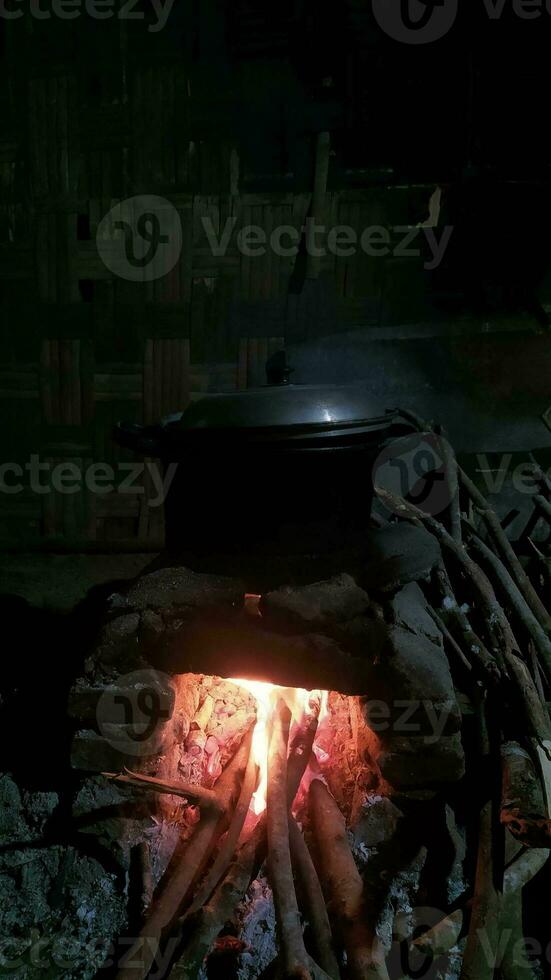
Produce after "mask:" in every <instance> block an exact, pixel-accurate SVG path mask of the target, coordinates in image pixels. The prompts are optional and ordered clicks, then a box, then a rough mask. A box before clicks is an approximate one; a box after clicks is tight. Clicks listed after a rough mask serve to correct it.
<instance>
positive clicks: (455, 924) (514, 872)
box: [410, 848, 549, 958]
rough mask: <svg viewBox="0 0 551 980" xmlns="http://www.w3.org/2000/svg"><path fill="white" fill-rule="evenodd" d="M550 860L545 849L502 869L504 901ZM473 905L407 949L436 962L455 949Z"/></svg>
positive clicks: (528, 853) (455, 912)
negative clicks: (438, 958)
mask: <svg viewBox="0 0 551 980" xmlns="http://www.w3.org/2000/svg"><path fill="white" fill-rule="evenodd" d="M548 860H549V851H548V850H547V848H533V849H532V848H531V849H530V850H523V851H521V853H520V855H519V856H518V857H517V858H515V860H514V861H513V862H512V863H511V864H510V865H509V867H508V868H506V869H505V874H504V876H503V895H504V898H505V899H507V898H508V897H510V896H512V895H515V894H518V893H519V892H521V891H522V889H523V888H524V887H525V885H528V884H529V883H530V882H531V881H532V878H535V877H536V875H537V874H539V872H540V871H541V869H542V868H543V867H544V866H545V864H546V863H547V861H548ZM471 905H472V902H466V903H464V904H463V905H462V906H461V907H460V908H457V909H454V910H453V912H450V914H449V915H447V916H446V917H445V918H444V919H441V920H440V922H437V924H436V925H435V926H433V927H432V929H428V930H427V932H424V933H423V934H422V935H421V936H419V937H418V938H417V939H414V940H413V941H412V942H411V944H410V948H411V949H412V950H417V951H419V952H421V953H424V954H425V955H427V956H431V957H433V958H436V957H437V956H443V955H444V954H445V953H448V952H449V951H450V949H451V948H452V946H455V945H456V943H457V941H458V939H459V937H460V936H461V933H462V932H463V931H464V928H465V919H466V917H467V916H468V915H469V913H470V907H471Z"/></svg>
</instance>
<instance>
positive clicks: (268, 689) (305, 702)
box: [230, 677, 329, 814]
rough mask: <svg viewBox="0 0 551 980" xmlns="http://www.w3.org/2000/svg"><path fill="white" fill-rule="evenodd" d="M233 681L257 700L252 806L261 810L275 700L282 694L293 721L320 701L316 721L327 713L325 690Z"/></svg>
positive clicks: (262, 807) (253, 750)
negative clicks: (255, 780)
mask: <svg viewBox="0 0 551 980" xmlns="http://www.w3.org/2000/svg"><path fill="white" fill-rule="evenodd" d="M230 681H231V683H232V684H237V686H238V687H243V688H245V690H247V691H249V693H250V694H252V695H253V697H254V698H255V700H256V705H257V707H256V724H255V727H254V732H253V742H252V752H253V758H254V759H255V762H256V764H257V766H258V768H259V772H260V776H259V781H258V786H257V789H256V791H255V793H254V794H253V799H252V803H251V809H252V810H253V812H254V813H255V814H260V813H262V812H263V811H264V810H265V809H266V791H267V786H268V748H269V740H270V735H269V729H270V719H271V716H272V714H273V712H274V710H275V708H276V705H277V703H278V701H279V700H280V699H281V698H283V700H284V701H285V702H286V703H287V706H288V708H289V710H290V711H291V713H292V720H293V724H294V723H296V722H298V721H299V719H300V717H301V715H302V714H303V713H304V712H305V711H306V710H307V709H308V706H309V704H310V702H311V700H312V699H316V700H319V701H320V712H319V721H320V722H321V721H323V719H324V718H325V717H326V715H327V714H328V698H329V694H328V692H327V691H306V690H305V689H304V688H302V687H280V686H279V685H278V684H269V683H268V682H266V681H250V680H246V679H243V678H237V679H236V678H234V677H232V678H230Z"/></svg>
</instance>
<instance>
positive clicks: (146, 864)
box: [138, 841, 153, 918]
mask: <svg viewBox="0 0 551 980" xmlns="http://www.w3.org/2000/svg"><path fill="white" fill-rule="evenodd" d="M138 864H139V868H140V876H141V893H142V894H141V906H142V908H141V912H142V916H143V917H144V918H145V917H146V915H147V914H148V912H149V909H150V907H151V902H152V901H153V875H152V872H151V853H150V850H149V847H148V845H147V844H146V843H145V841H142V842H141V843H140V844H138Z"/></svg>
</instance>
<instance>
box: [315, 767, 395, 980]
mask: <svg viewBox="0 0 551 980" xmlns="http://www.w3.org/2000/svg"><path fill="white" fill-rule="evenodd" d="M310 817H311V820H312V826H313V829H314V834H315V837H316V841H317V845H318V848H319V854H320V868H319V870H320V875H321V879H322V886H323V888H324V893H325V895H326V898H327V903H328V911H329V915H330V917H331V918H332V919H333V923H334V930H335V933H336V935H337V936H338V938H339V940H340V942H341V943H342V945H343V947H344V949H345V950H346V958H347V975H348V977H349V978H350V980H389V977H388V971H387V968H386V964H385V957H384V953H383V950H382V948H381V943H380V940H379V939H378V937H377V934H376V932H375V928H374V927H372V926H371V925H370V924H369V914H368V909H367V906H366V902H365V897H364V886H363V881H362V878H361V876H360V873H359V871H358V869H357V867H356V863H355V861H354V858H353V856H352V852H351V850H350V846H349V843H348V839H347V836H346V825H345V822H344V817H343V815H342V813H341V812H340V810H339V808H338V806H337V803H336V802H335V800H334V799H333V797H332V796H331V793H330V792H329V790H328V789H327V787H326V786H325V785H324V783H322V782H321V780H319V779H314V780H313V781H312V783H311V786H310Z"/></svg>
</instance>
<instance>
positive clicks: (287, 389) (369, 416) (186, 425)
mask: <svg viewBox="0 0 551 980" xmlns="http://www.w3.org/2000/svg"><path fill="white" fill-rule="evenodd" d="M393 414H395V413H393V412H387V411H385V409H384V408H383V407H382V406H381V404H380V402H379V401H378V400H377V399H376V398H375V397H373V395H371V394H370V392H369V389H368V388H367V386H366V385H364V384H354V385H293V384H286V385H268V386H266V387H264V388H249V389H247V390H246V391H239V392H229V393H227V394H209V395H203V396H201V397H200V398H198V399H197V400H195V401H193V402H192V403H191V404H190V405H189V406H188V408H186V409H185V411H184V412H182V413H181V414H179V415H176V416H169V417H168V418H166V419H165V420H164V422H163V428H165V429H166V428H170V429H173V427H175V428H177V429H178V430H181V429H185V430H186V431H189V430H198V429H272V428H281V427H284V428H288V427H294V426H297V427H301V428H302V427H304V426H316V427H318V426H323V427H332V426H339V425H344V424H346V423H349V424H352V425H355V424H359V423H363V424H366V423H367V424H368V425H369V426H371V425H373V426H374V427H377V426H378V425H380V424H383V423H384V424H386V425H388V423H389V422H390V421H391V420H392V416H393Z"/></svg>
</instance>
